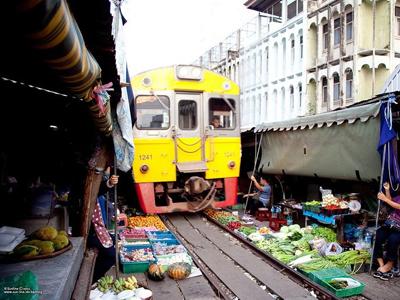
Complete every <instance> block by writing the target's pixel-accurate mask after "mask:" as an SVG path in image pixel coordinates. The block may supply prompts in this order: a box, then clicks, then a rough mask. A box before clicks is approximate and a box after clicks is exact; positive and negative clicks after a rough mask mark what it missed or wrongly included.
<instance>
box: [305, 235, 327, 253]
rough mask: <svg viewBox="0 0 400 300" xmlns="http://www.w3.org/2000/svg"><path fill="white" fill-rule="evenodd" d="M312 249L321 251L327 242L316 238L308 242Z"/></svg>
mask: <svg viewBox="0 0 400 300" xmlns="http://www.w3.org/2000/svg"><path fill="white" fill-rule="evenodd" d="M308 243H309V244H310V246H311V248H312V249H316V250H318V251H319V250H320V249H322V248H324V247H325V246H326V241H325V239H323V238H315V239H313V240H311V241H309V242H308Z"/></svg>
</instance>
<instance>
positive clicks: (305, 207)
mask: <svg viewBox="0 0 400 300" xmlns="http://www.w3.org/2000/svg"><path fill="white" fill-rule="evenodd" d="M302 207H303V210H308V211H311V212H314V213H317V214H319V213H321V208H322V205H308V204H306V203H302Z"/></svg>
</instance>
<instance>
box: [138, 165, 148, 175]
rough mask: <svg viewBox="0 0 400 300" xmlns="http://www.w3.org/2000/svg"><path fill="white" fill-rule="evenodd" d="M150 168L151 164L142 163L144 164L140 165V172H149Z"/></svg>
mask: <svg viewBox="0 0 400 300" xmlns="http://www.w3.org/2000/svg"><path fill="white" fill-rule="evenodd" d="M148 170H149V166H148V165H142V166H140V172H141V173H142V174H145V173H147V171H148Z"/></svg>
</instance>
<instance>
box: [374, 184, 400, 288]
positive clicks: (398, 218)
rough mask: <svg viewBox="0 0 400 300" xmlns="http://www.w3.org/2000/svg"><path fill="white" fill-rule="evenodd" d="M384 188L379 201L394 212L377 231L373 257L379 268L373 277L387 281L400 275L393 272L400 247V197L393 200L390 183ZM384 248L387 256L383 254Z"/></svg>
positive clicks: (379, 194)
mask: <svg viewBox="0 0 400 300" xmlns="http://www.w3.org/2000/svg"><path fill="white" fill-rule="evenodd" d="M383 187H384V189H385V193H382V192H379V193H378V199H379V200H381V201H383V202H385V203H386V204H388V205H389V206H390V207H392V208H393V210H392V212H391V213H390V215H389V217H388V218H387V220H386V221H385V223H384V224H383V226H381V227H380V228H379V229H378V230H377V231H376V235H375V248H374V255H373V257H374V258H375V259H376V261H377V262H378V265H379V267H378V269H377V271H376V272H375V273H374V274H373V276H374V277H375V278H379V279H381V280H385V281H387V280H389V279H390V278H392V277H393V276H398V275H399V273H398V271H397V272H393V268H394V267H395V265H396V264H397V261H398V251H399V247H400V196H396V197H393V198H392V196H391V194H390V185H389V183H387V182H385V183H384V184H383ZM384 246H385V250H386V255H384V252H383V247H384Z"/></svg>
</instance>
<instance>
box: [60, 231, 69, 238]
mask: <svg viewBox="0 0 400 300" xmlns="http://www.w3.org/2000/svg"><path fill="white" fill-rule="evenodd" d="M58 235H65V236H66V237H68V233H66V232H65V231H64V230H60V231H59V232H58Z"/></svg>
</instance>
